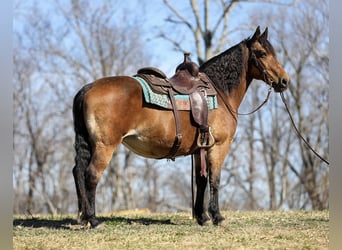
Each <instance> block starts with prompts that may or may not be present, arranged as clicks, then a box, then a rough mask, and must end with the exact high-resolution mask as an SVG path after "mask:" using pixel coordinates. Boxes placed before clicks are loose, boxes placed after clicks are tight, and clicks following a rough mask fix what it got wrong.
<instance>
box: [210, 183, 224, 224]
mask: <svg viewBox="0 0 342 250" xmlns="http://www.w3.org/2000/svg"><path fill="white" fill-rule="evenodd" d="M219 185H220V178H219V177H217V178H216V179H215V180H212V179H211V181H210V200H209V208H208V212H209V214H210V217H211V219H212V221H213V224H214V225H218V224H220V223H221V222H222V221H223V220H224V217H223V216H222V215H221V214H220V208H219V193H218V191H219V190H218V189H219Z"/></svg>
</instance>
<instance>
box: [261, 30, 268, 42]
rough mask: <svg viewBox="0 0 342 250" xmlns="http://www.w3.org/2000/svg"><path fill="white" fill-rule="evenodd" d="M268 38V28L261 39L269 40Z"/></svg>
mask: <svg viewBox="0 0 342 250" xmlns="http://www.w3.org/2000/svg"><path fill="white" fill-rule="evenodd" d="M267 36H268V27H266V29H265V31H264V33H262V34H261V36H260V38H261V39H265V40H267Z"/></svg>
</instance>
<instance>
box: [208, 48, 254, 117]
mask: <svg viewBox="0 0 342 250" xmlns="http://www.w3.org/2000/svg"><path fill="white" fill-rule="evenodd" d="M248 57H249V52H248V48H247V46H246V44H245V43H244V42H241V43H239V44H237V45H236V46H234V47H232V48H231V49H229V50H228V51H226V52H224V53H223V54H222V55H219V56H217V57H216V58H213V59H212V61H209V62H208V63H207V65H204V67H203V70H204V72H205V73H207V75H208V76H209V78H211V79H212V80H213V81H214V82H215V85H216V86H217V87H218V88H220V90H221V91H222V93H224V94H225V98H226V100H225V101H226V102H227V103H229V105H230V106H231V107H232V108H233V109H234V110H235V111H237V109H238V108H239V106H240V104H241V102H242V100H243V98H244V96H245V94H246V91H247V89H248V86H249V84H250V83H251V80H252V79H249V77H248V75H249V74H248ZM227 62H228V63H227ZM222 66H224V67H222Z"/></svg>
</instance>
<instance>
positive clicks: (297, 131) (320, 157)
mask: <svg viewBox="0 0 342 250" xmlns="http://www.w3.org/2000/svg"><path fill="white" fill-rule="evenodd" d="M251 60H252V61H254V63H255V66H256V67H257V68H258V69H259V71H260V72H262V74H263V81H264V82H265V83H267V84H268V85H269V89H268V93H267V96H266V98H265V100H264V101H263V102H262V103H261V104H260V105H259V106H258V107H256V108H255V109H254V110H252V111H250V112H248V113H239V112H237V111H235V110H233V108H232V107H231V106H230V104H229V103H227V102H226V101H225V99H224V98H223V96H222V92H221V91H219V90H218V89H216V86H215V84H213V86H214V87H215V89H216V91H217V93H218V95H219V96H220V98H221V99H222V101H223V103H224V105H225V106H226V108H227V110H228V111H229V113H231V115H232V116H233V118H234V119H235V121H236V122H237V117H236V115H251V114H253V113H255V112H257V111H258V110H260V109H261V108H262V107H263V106H264V105H265V104H266V103H267V102H268V99H269V97H270V95H271V92H272V83H273V81H272V80H271V78H269V77H268V74H267V71H266V68H265V67H264V65H263V64H262V63H261V62H260V61H259V60H258V59H257V58H256V55H255V54H254V53H253V52H252V54H251ZM279 94H280V96H281V99H282V101H283V103H284V105H285V109H286V111H287V113H288V115H289V117H290V121H291V124H292V126H293V128H294V129H295V131H296V134H297V136H298V137H299V138H300V139H301V140H302V141H303V142H304V143H305V145H306V146H307V147H308V148H309V149H310V150H311V151H312V152H313V153H314V154H315V155H316V156H317V157H318V158H319V159H320V160H322V161H323V162H325V163H326V164H328V165H329V164H330V163H329V161H328V160H326V159H324V158H323V157H322V156H321V155H320V154H318V153H317V151H316V150H314V149H313V147H312V146H311V145H310V144H309V142H308V141H307V140H306V139H305V138H304V137H303V136H302V134H301V133H300V131H299V130H298V128H297V126H296V124H295V122H294V120H293V117H292V114H291V112H290V109H289V107H288V104H287V102H286V99H285V97H284V93H282V92H281V93H279Z"/></svg>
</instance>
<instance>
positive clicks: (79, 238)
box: [13, 211, 329, 250]
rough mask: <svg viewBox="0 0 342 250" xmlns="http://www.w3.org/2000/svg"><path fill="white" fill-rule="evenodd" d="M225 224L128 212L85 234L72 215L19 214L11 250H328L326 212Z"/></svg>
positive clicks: (244, 215)
mask: <svg viewBox="0 0 342 250" xmlns="http://www.w3.org/2000/svg"><path fill="white" fill-rule="evenodd" d="M222 214H223V215H224V216H225V218H226V223H225V225H224V226H219V227H216V226H205V227H201V226H199V225H197V224H196V222H195V221H194V220H192V219H191V218H190V215H189V214H184V213H177V214H152V213H149V212H148V211H143V212H141V211H138V212H136V211H133V212H132V211H126V212H120V213H113V214H106V215H102V216H100V217H99V218H100V220H101V221H102V222H103V223H102V225H101V227H100V228H98V229H92V230H86V229H82V228H81V227H80V226H79V225H77V224H76V221H75V218H74V217H70V216H69V217H68V216H61V217H54V218H52V217H47V216H35V217H33V218H32V217H31V218H27V217H24V216H15V217H14V221H13V249H35V250H37V249H101V250H102V249H328V245H329V244H328V243H329V240H328V232H329V226H328V222H329V212H328V211H312V212H311V211H310V212H305V211H296V212H292V211H290V212H281V211H273V212H270V211H251V212H223V213H222Z"/></svg>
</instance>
